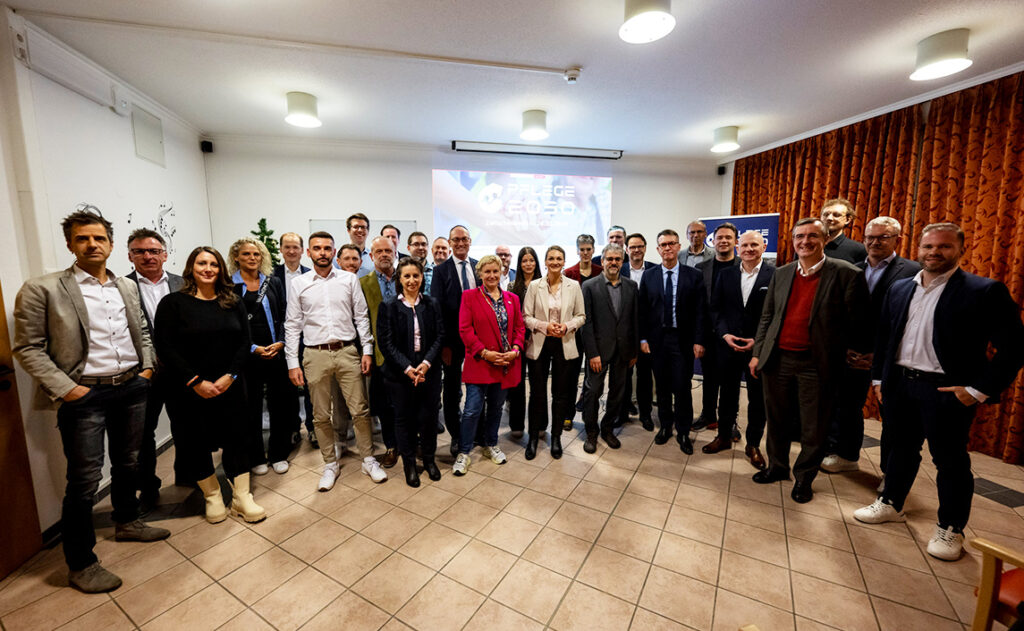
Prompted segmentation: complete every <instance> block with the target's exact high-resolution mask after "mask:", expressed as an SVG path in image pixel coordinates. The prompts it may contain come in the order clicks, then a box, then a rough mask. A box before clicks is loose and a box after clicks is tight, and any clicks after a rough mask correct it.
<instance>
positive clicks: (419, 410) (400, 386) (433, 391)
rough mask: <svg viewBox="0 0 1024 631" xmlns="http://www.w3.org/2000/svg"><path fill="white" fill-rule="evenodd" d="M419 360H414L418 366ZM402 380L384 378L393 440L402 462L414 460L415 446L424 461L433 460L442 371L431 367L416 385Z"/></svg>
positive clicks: (435, 448)
mask: <svg viewBox="0 0 1024 631" xmlns="http://www.w3.org/2000/svg"><path fill="white" fill-rule="evenodd" d="M420 360H421V358H416V361H415V365H417V366H418V365H419V362H420ZM402 379H404V381H403V380H399V381H392V380H390V379H385V380H384V382H385V386H386V389H387V391H388V392H389V393H390V394H391V401H392V402H393V405H394V410H395V440H396V442H397V444H398V453H399V454H400V455H401V456H402V458H403V459H404V460H410V461H411V459H412V458H415V457H416V447H417V446H418V447H419V448H420V452H421V453H422V455H423V457H424V458H433V457H434V454H435V452H437V404H438V402H439V401H440V400H441V371H440V369H439V368H438V367H437V366H432V367H431V368H430V370H428V371H427V378H426V380H425V381H423V383H421V384H419V385H418V386H413V385H412V382H411V381H410V380H409V379H408V378H405V377H404V376H403V377H402Z"/></svg>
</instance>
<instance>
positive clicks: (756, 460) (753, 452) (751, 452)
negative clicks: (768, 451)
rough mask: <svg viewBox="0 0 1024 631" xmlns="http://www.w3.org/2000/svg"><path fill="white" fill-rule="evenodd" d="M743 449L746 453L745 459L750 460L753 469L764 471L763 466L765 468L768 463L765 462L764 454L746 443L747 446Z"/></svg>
mask: <svg viewBox="0 0 1024 631" xmlns="http://www.w3.org/2000/svg"><path fill="white" fill-rule="evenodd" d="M744 451H745V453H746V455H747V459H748V460H750V464H752V465H754V468H755V469H760V470H761V471H764V470H765V468H767V466H768V465H767V464H766V463H765V461H764V456H762V455H761V450H760V449H758V448H757V447H754V446H751V445H747V448H746V450H744Z"/></svg>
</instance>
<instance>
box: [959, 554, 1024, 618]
mask: <svg viewBox="0 0 1024 631" xmlns="http://www.w3.org/2000/svg"><path fill="white" fill-rule="evenodd" d="M971 545H972V546H974V547H975V548H977V549H978V550H980V551H981V553H982V566H981V584H980V585H978V588H977V589H976V590H975V591H976V593H977V594H978V608H977V609H976V610H975V612H974V624H973V626H972V627H971V629H972V631H990V629H992V621H993V620H996V621H999V622H1001V623H1002V624H1005V625H1006V626H1008V627H1009V626H1012V625H1013V623H1014V622H1016V621H1017V620H1018V618H1019V614H1018V613H1017V605H1018V604H1020V602H1021V601H1022V600H1024V569H1019V568H1024V554H1021V553H1019V552H1014V551H1012V550H1009V549H1007V548H1004V547H1003V546H1001V545H999V544H998V543H993V542H991V541H989V540H987V539H971ZM1003 563H1009V564H1010V565H1014V566H1016V567H1017V569H1013V570H1009V571H1008V572H1004V571H1003Z"/></svg>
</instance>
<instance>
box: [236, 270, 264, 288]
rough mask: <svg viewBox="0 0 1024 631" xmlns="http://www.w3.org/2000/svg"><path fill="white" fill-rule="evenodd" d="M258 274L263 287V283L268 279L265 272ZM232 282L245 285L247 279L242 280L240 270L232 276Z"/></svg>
mask: <svg viewBox="0 0 1024 631" xmlns="http://www.w3.org/2000/svg"><path fill="white" fill-rule="evenodd" d="M256 274H257V275H258V276H259V279H260V284H261V285H262V284H263V281H264V280H265V279H266V278H267V277H266V275H264V274H263V272H256ZM231 280H232V281H234V283H235V284H236V285H237V284H239V283H244V282H245V279H244V278H242V271H241V270H238V271H236V272H235V273H234V274H232V275H231Z"/></svg>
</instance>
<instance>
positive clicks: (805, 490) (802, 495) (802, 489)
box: [790, 480, 814, 504]
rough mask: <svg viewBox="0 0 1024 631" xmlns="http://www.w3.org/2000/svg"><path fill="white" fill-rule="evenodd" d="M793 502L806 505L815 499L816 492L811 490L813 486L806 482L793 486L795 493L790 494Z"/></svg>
mask: <svg viewBox="0 0 1024 631" xmlns="http://www.w3.org/2000/svg"><path fill="white" fill-rule="evenodd" d="M790 496H791V497H792V498H793V501H794V502H796V503H797V504H806V503H807V502H810V501H811V500H812V499H814V491H812V490H811V485H810V484H807V483H806V482H800V481H799V480H798V481H797V483H796V484H794V485H793V492H792V493H790Z"/></svg>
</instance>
